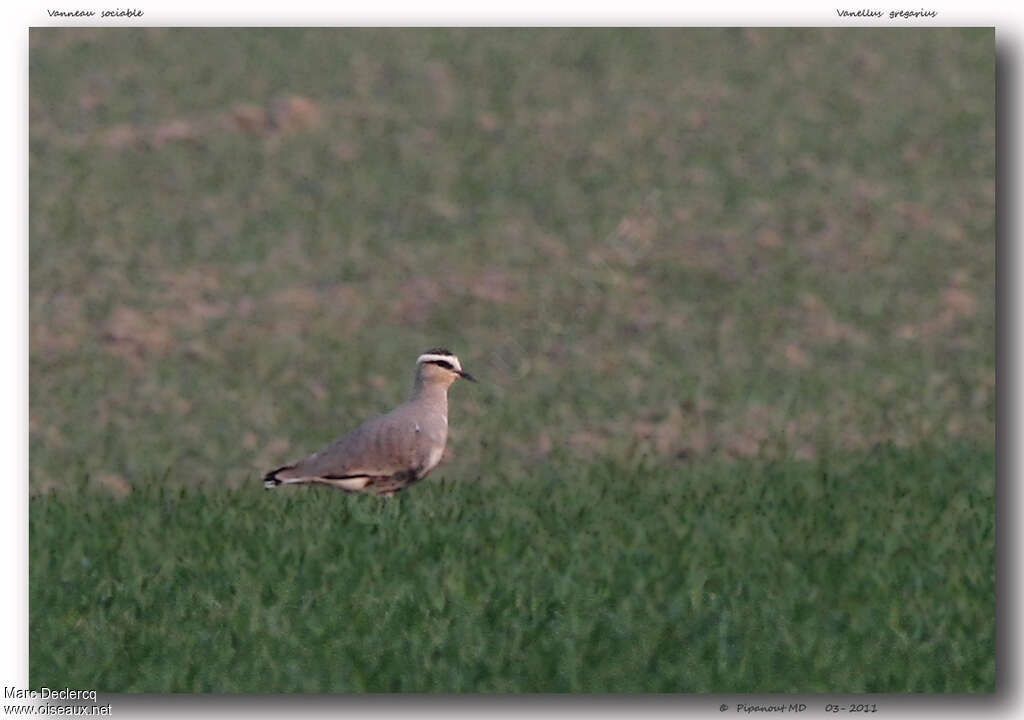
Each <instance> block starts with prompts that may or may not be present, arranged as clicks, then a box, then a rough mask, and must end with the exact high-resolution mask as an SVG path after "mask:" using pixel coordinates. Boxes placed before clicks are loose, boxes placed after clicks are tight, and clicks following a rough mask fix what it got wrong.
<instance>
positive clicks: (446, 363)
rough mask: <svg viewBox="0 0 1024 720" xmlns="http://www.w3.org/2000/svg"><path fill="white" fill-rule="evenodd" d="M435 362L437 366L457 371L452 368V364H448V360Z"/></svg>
mask: <svg viewBox="0 0 1024 720" xmlns="http://www.w3.org/2000/svg"><path fill="white" fill-rule="evenodd" d="M433 362H434V364H435V365H440V366H441V367H443V368H444V369H445V370H454V369H455V368H454V367H452V364H451V363H450V362H448V361H447V360H434V361H433Z"/></svg>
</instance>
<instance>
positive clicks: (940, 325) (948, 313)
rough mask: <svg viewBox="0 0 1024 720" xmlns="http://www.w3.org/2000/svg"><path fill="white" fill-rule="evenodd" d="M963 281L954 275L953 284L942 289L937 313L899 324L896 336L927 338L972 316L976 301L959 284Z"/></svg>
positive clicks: (944, 331) (941, 333)
mask: <svg viewBox="0 0 1024 720" xmlns="http://www.w3.org/2000/svg"><path fill="white" fill-rule="evenodd" d="M963 282H966V278H965V277H963V276H962V275H960V276H955V277H954V279H953V284H951V285H950V286H949V287H947V288H946V289H944V290H943V291H942V295H941V297H940V299H939V303H938V305H939V313H938V315H935V316H933V317H930V318H928V319H927V320H924V321H922V322H919V323H909V324H905V325H901V326H900V327H899V328H898V329H897V330H896V336H897V337H899V338H901V339H903V340H929V339H933V338H935V337H936V336H939V335H944V334H946V333H948V332H949V331H951V330H952V329H953V328H954V327H955V326H956V325H957V323H958V322H959V321H960V320H964V319H967V318H971V317H974V315H975V314H977V312H978V301H977V300H976V299H975V298H974V296H973V295H972V294H971V293H970V292H968V291H967V290H966V289H965V288H963V287H962V286H961V285H962V283H963Z"/></svg>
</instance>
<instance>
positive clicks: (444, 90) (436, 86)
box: [425, 60, 459, 118]
mask: <svg viewBox="0 0 1024 720" xmlns="http://www.w3.org/2000/svg"><path fill="white" fill-rule="evenodd" d="M425 69H426V73H427V81H428V82H429V83H430V86H431V88H432V89H433V91H434V92H433V96H434V109H435V111H436V112H437V115H438V116H439V117H443V118H444V117H448V116H449V115H451V114H452V112H453V111H454V110H455V107H456V105H457V104H458V99H459V98H458V93H457V91H456V87H455V80H454V79H453V78H452V71H451V69H450V68H449V67H448V63H445V62H443V61H441V60H431V61H429V62H427V64H426V67H425Z"/></svg>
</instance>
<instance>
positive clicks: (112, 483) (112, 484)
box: [95, 472, 132, 497]
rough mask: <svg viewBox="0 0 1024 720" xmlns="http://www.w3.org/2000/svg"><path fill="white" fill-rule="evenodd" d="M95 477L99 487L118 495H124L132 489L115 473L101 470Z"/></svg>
mask: <svg viewBox="0 0 1024 720" xmlns="http://www.w3.org/2000/svg"><path fill="white" fill-rule="evenodd" d="M95 479H96V482H97V483H98V484H99V485H100V487H102V488H103V489H105V490H109V491H110V492H112V493H114V494H115V495H117V496H119V497H124V496H125V495H127V494H129V493H130V492H131V491H132V486H131V484H130V483H129V482H128V481H127V480H125V479H124V478H123V477H122V476H120V475H117V474H115V473H109V472H101V473H99V474H98V475H96V476H95Z"/></svg>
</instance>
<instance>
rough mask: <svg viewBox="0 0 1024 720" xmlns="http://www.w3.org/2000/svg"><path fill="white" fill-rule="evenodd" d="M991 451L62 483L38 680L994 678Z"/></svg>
mask: <svg viewBox="0 0 1024 720" xmlns="http://www.w3.org/2000/svg"><path fill="white" fill-rule="evenodd" d="M993 466H994V456H993V453H992V452H991V451H990V450H989V451H985V450H979V449H977V448H972V447H969V446H968V447H945V448H934V449H931V450H929V452H927V453H918V452H907V451H901V450H896V449H891V448H879V449H878V450H876V451H875V452H873V453H871V454H870V455H868V456H866V457H864V458H862V459H861V460H859V461H858V462H857V463H856V464H851V466H850V467H847V468H845V469H842V470H839V471H831V472H829V471H823V470H822V468H821V467H820V466H819V465H817V464H814V463H807V462H803V463H801V462H783V463H777V464H770V465H768V466H765V467H752V466H751V465H749V464H745V463H744V464H734V465H728V466H716V465H714V464H707V465H703V466H701V467H698V468H685V467H667V466H650V467H630V466H622V465H616V464H615V463H611V462H608V463H602V464H594V465H590V466H587V467H583V468H581V467H580V466H579V465H578V464H571V465H566V464H565V463H562V462H556V463H553V464H552V465H551V466H550V467H548V468H546V469H545V470H544V471H543V472H540V473H537V474H536V475H535V476H533V477H531V478H523V477H507V476H504V475H503V474H502V473H501V472H500V471H499V472H497V473H495V474H494V476H493V477H491V478H490V479H489V480H488V481H480V482H471V483H463V484H458V483H455V482H452V481H451V480H448V479H444V480H441V481H438V482H432V483H427V484H426V485H424V486H423V487H422V488H417V492H407V493H404V494H400V495H398V496H397V497H396V498H395V499H394V500H393V501H391V502H384V503H382V502H380V501H378V500H376V499H373V498H350V497H348V496H345V495H343V494H341V493H337V492H335V491H331V490H329V489H323V490H316V489H313V490H310V491H303V490H299V491H297V492H274V493H267V492H264V491H262V490H260V489H258V488H257V486H256V485H255V484H254V485H253V486H251V487H249V488H246V489H243V490H226V489H216V488H208V487H204V488H199V489H189V488H187V487H185V486H182V487H181V488H173V489H172V488H167V487H161V486H158V485H156V484H153V485H150V486H148V488H147V489H145V490H138V491H135V492H133V493H131V494H130V495H128V496H127V497H126V498H124V499H122V500H114V499H112V498H111V497H110V496H109V495H108V494H106V493H97V492H89V491H85V492H83V493H82V494H79V495H77V496H75V497H73V498H72V497H63V496H59V495H52V496H49V497H39V498H36V499H34V500H33V501H32V504H31V519H32V522H31V528H32V531H31V548H32V550H31V562H30V568H31V588H32V594H31V607H32V611H33V616H32V617H33V620H32V630H31V638H32V653H31V670H30V672H31V677H32V681H33V683H35V682H40V683H44V684H47V685H50V686H61V687H64V686H68V687H95V688H99V689H100V690H116V691H121V692H252V693H260V692H263V693H266V692H313V693H323V692H350V691H370V692H437V691H443V692H686V693H694V692H762V693H763V692H834V691H836V689H838V688H842V689H843V690H844V691H849V692H983V691H992V690H993V687H994V686H993V683H994V672H995V669H994V659H993V654H994V640H995V636H994V627H993V625H992V623H991V617H992V612H993V605H994V590H995V588H994V538H995V533H994V527H993V525H994V517H993V491H994V474H993ZM624 477H629V478H634V481H633V482H629V483H623V482H622V479H623V478H624ZM97 529H102V532H97ZM44 610H45V612H44Z"/></svg>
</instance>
